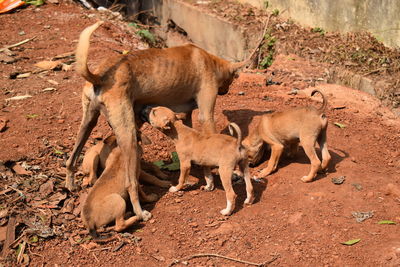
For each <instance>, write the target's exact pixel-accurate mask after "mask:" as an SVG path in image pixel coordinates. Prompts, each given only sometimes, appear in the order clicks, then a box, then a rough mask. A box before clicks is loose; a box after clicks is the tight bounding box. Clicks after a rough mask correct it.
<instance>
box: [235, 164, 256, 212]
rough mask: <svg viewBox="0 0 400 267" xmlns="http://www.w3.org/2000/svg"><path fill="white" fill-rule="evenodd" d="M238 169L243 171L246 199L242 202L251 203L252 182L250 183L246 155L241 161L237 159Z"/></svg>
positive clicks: (252, 196) (252, 197) (252, 198)
mask: <svg viewBox="0 0 400 267" xmlns="http://www.w3.org/2000/svg"><path fill="white" fill-rule="evenodd" d="M239 169H240V171H241V172H242V173H243V176H244V182H245V183H246V194H247V197H246V200H245V201H244V204H248V205H249V204H252V203H253V201H254V195H253V184H252V183H251V177H250V171H249V162H248V159H247V157H246V158H245V159H243V160H241V161H239Z"/></svg>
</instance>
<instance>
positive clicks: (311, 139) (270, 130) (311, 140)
mask: <svg viewBox="0 0 400 267" xmlns="http://www.w3.org/2000/svg"><path fill="white" fill-rule="evenodd" d="M317 92H318V93H320V94H321V96H322V99H323V102H322V107H321V108H319V109H317V108H315V107H311V106H309V107H300V108H294V109H290V110H287V111H283V112H275V113H272V114H266V115H263V116H262V117H261V120H260V122H259V123H258V125H257V126H256V127H255V128H254V129H250V132H249V136H248V137H246V138H245V139H244V140H243V146H244V147H245V148H246V149H247V150H248V154H249V159H250V161H251V163H253V164H256V163H257V162H258V161H259V160H260V159H261V156H262V153H261V151H262V149H261V148H262V146H263V143H264V142H265V143H267V144H269V145H270V147H271V158H270V160H269V161H268V166H267V168H265V169H263V170H262V171H261V172H260V176H261V177H263V176H267V175H269V174H270V173H271V172H273V171H275V170H276V167H277V165H278V162H279V158H280V157H281V155H282V152H283V148H284V147H285V146H289V149H290V152H289V155H290V156H294V154H295V153H296V152H297V149H298V144H299V142H300V144H301V145H302V146H303V149H304V151H305V152H306V154H307V156H308V158H309V159H310V161H311V170H310V173H309V174H308V175H307V176H303V177H302V178H301V180H302V181H303V182H311V181H312V180H313V179H314V178H315V176H316V175H317V171H319V170H321V169H322V170H323V169H326V168H327V167H328V163H329V161H330V159H331V156H330V154H329V151H328V145H327V143H326V129H327V126H328V120H327V118H326V116H325V114H324V113H323V112H324V110H325V108H326V105H327V103H326V100H325V96H324V95H323V94H322V93H321V92H320V91H318V90H314V91H312V93H311V96H313V95H314V94H315V93H317ZM316 141H318V144H319V146H320V148H321V151H322V164H321V161H320V160H319V159H318V156H317V154H316V152H315V142H316Z"/></svg>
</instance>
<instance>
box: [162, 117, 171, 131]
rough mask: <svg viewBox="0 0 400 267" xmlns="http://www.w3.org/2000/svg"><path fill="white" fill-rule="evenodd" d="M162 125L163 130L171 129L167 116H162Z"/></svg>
mask: <svg viewBox="0 0 400 267" xmlns="http://www.w3.org/2000/svg"><path fill="white" fill-rule="evenodd" d="M163 120H164V126H163V127H162V129H163V130H170V129H171V124H172V123H171V121H170V120H169V119H168V117H164V118H163Z"/></svg>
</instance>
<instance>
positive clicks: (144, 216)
mask: <svg viewBox="0 0 400 267" xmlns="http://www.w3.org/2000/svg"><path fill="white" fill-rule="evenodd" d="M151 217H152V215H151V213H150V212H149V211H147V210H143V212H142V220H143V221H144V222H147V221H148V220H150V219H151Z"/></svg>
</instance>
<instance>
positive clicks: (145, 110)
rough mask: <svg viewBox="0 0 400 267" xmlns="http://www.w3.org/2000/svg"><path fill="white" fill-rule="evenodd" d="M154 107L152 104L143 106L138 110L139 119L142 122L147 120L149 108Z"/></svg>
mask: <svg viewBox="0 0 400 267" xmlns="http://www.w3.org/2000/svg"><path fill="white" fill-rule="evenodd" d="M153 107H155V106H153V105H148V106H144V107H143V109H142V110H141V111H140V119H141V120H142V121H144V122H149V114H150V111H151V109H152V108H153Z"/></svg>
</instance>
